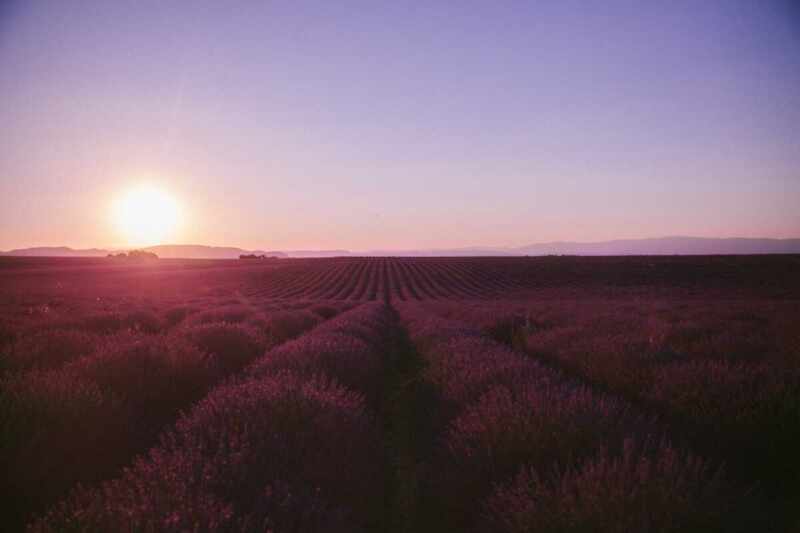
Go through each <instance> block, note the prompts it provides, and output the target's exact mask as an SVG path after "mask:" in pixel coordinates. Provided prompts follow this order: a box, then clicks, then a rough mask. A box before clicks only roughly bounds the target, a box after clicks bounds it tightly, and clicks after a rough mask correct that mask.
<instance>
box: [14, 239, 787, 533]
mask: <svg viewBox="0 0 800 533" xmlns="http://www.w3.org/2000/svg"><path fill="white" fill-rule="evenodd" d="M798 272H800V257H797V256H791V255H786V256H763V257H752V256H749V257H745V256H741V257H736V256H716V257H661V258H656V257H626V258H613V257H598V258H578V257H541V258H469V257H465V258H389V257H365V258H357V257H348V258H330V259H281V260H275V261H236V260H169V259H161V260H158V261H154V262H142V263H130V262H119V261H114V260H110V259H105V258H97V259H85V258H84V259H79V258H70V259H55V258H0V354H1V358H0V372H1V374H0V462H1V463H2V470H3V472H4V475H3V477H2V481H1V482H0V483H2V484H1V485H0V497H2V501H3V502H4V505H3V506H2V508H3V511H2V513H3V514H2V516H0V523H1V524H2V526H3V529H4V530H8V531H24V530H29V531H37V532H39V531H42V532H44V531H47V532H61V531H89V532H95V531H132V532H133V531H171V532H185V531H196V532H204V531H214V532H228V531H230V532H233V531H252V532H255V531H259V532H261V531H270V532H275V533H278V532H322V531H325V532H339V531H341V532H356V531H364V532H379V531H381V532H383V531H385V532H417V531H419V532H434V531H437V532H438V531H456V532H461V531H463V532H487V533H488V532H507V533H522V532H539V531H541V532H567V531H569V532H572V531H574V532H588V531H591V532H631V531H642V532H667V531H670V532H672V531H674V532H678V531H720V532H728V531H793V530H794V528H798V527H800V511H798V509H800V488H799V487H800V455H799V454H798V452H797V450H798V448H799V447H800V276H798V275H797V274H798Z"/></svg>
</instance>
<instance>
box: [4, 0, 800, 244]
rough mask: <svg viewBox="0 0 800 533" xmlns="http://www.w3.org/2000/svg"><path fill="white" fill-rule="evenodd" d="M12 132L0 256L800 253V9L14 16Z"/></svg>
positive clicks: (34, 4) (233, 8)
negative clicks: (192, 249) (157, 244)
mask: <svg viewBox="0 0 800 533" xmlns="http://www.w3.org/2000/svg"><path fill="white" fill-rule="evenodd" d="M0 125H1V126H0V249H10V248H15V247H24V246H34V245H67V246H73V247H92V246H97V247H109V246H124V245H126V244H129V241H130V235H126V234H125V233H124V231H122V229H121V225H120V224H119V223H118V222H119V221H118V220H117V221H115V220H114V216H115V215H114V212H115V211H114V207H113V206H114V205H115V202H117V201H118V199H119V198H120V197H121V196H124V195H125V194H126V191H130V190H132V189H136V188H137V187H140V186H141V185H142V184H146V186H148V187H151V188H156V189H158V190H160V191H163V192H164V194H166V195H168V196H169V197H170V198H171V199H172V200H173V201H174V203H175V204H177V205H179V206H180V217H179V222H178V224H177V226H176V227H174V228H173V230H172V231H171V232H168V233H167V234H166V235H163V236H160V239H162V240H168V241H169V242H172V243H198V244H199V243H202V244H214V245H232V246H241V247H245V248H252V249H255V248H260V249H332V248H344V249H350V250H368V249H376V248H380V249H408V248H427V247H461V246H472V245H487V246H489V245H491V246H521V245H525V244H529V243H535V242H547V241H555V240H575V241H599V240H606V239H614V238H639V237H656V236H667V235H692V236H708V237H712V236H713V237H732V236H739V237H777V238H788V237H800V6H798V4H797V3H796V2H792V1H791V0H788V1H770V0H752V1H747V0H740V1H723V0H705V1H700V0H696V1H691V2H690V1H681V0H677V1H674V2H641V1H637V0H632V1H609V2H594V1H586V2H574V1H569V0H565V1H559V2H553V1H538V2H536V1H525V2H522V1H520V2H510V1H508V2H507V1H502V0H491V1H485V2H479V1H475V2H473V1H468V0H467V1H463V2H438V1H435V0H433V1H426V2H402V1H394V2H376V1H364V2H351V1H347V0H343V1H342V2H328V1H319V2H303V1H292V2H279V1H265V2H255V1H253V2H236V1H233V0H232V1H229V2H219V1H203V0H197V1H192V2H188V1H187V2H178V1H175V2H163V1H148V0H141V1H124V0H120V1H114V2H107V1H97V2H93V1H89V0H82V1H77V0H76V1H61V0H53V1H37V0H30V1H9V0H4V1H2V2H0ZM143 210H144V211H147V209H146V208H144V209H143ZM134 211H136V210H135V209H134ZM151 215H153V214H152V213H147V212H143V213H141V214H140V215H138V214H136V213H134V215H132V216H134V217H136V216H140V217H142V218H148V217H151ZM153 217H155V215H153ZM153 217H151V218H150V221H151V222H152V221H153V220H155V221H156V223H157V221H158V220H160V219H159V218H158V217H155V218H153Z"/></svg>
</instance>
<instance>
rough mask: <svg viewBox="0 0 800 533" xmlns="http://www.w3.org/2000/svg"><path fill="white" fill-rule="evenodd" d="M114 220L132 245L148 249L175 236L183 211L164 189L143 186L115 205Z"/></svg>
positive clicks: (119, 199)
mask: <svg viewBox="0 0 800 533" xmlns="http://www.w3.org/2000/svg"><path fill="white" fill-rule="evenodd" d="M113 218H114V223H115V224H116V226H117V229H118V231H119V233H120V235H121V237H122V238H123V239H125V241H126V243H127V244H128V245H131V246H148V245H154V244H162V243H163V242H164V240H165V239H168V238H170V237H172V236H173V235H174V232H175V230H176V229H177V227H178V223H179V222H180V218H181V210H180V206H179V205H178V203H177V202H176V201H175V199H174V198H173V197H172V196H171V195H170V194H169V193H168V192H167V191H165V190H164V189H161V188H159V187H157V186H154V185H139V186H137V187H134V188H132V189H129V190H128V191H126V192H125V193H123V194H121V195H120V196H119V197H118V198H117V199H116V200H115V201H114V205H113Z"/></svg>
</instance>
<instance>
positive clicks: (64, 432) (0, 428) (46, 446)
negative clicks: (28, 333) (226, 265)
mask: <svg viewBox="0 0 800 533" xmlns="http://www.w3.org/2000/svg"><path fill="white" fill-rule="evenodd" d="M260 318H261V320H262V321H263V324H254V323H238V324H234V323H228V322H214V323H202V322H199V321H187V322H186V323H185V324H183V325H181V326H180V327H176V328H173V329H171V330H169V331H168V332H167V333H164V334H146V333H143V332H141V331H130V330H126V331H120V332H118V333H114V334H106V335H102V336H98V337H93V336H91V334H88V333H86V334H85V335H88V336H89V337H90V338H92V339H93V343H94V346H93V347H92V349H91V351H90V352H89V353H88V354H86V355H83V356H79V357H75V358H73V360H71V361H68V362H66V363H65V364H63V365H52V367H50V368H48V367H47V366H43V367H35V368H34V369H33V370H30V371H17V372H12V373H8V374H7V375H6V376H5V377H4V378H3V379H2V384H1V386H0V452H2V453H0V462H2V467H3V470H4V472H5V473H6V474H5V476H4V478H3V482H2V488H1V490H2V495H3V498H4V500H5V501H7V502H10V503H11V504H10V505H9V506H7V507H6V509H9V510H13V512H14V513H16V514H15V515H12V514H11V513H9V514H7V515H6V516H5V517H4V520H6V521H7V522H9V523H20V522H22V521H24V520H26V519H27V517H29V516H30V514H31V513H35V512H41V511H44V510H45V509H46V508H47V507H48V506H49V505H52V504H53V503H54V502H55V501H57V500H58V499H60V498H62V497H64V495H65V494H66V493H67V492H68V491H69V489H70V488H72V487H73V486H75V485H76V484H77V483H83V484H91V483H94V482H97V481H100V480H103V479H108V478H109V477H111V476H113V475H114V474H115V473H116V472H118V471H119V469H120V468H121V467H123V466H124V465H126V464H129V463H130V461H131V459H132V458H133V457H134V456H135V455H136V454H137V453H141V452H143V451H144V450H146V449H148V448H149V447H150V446H152V445H153V444H154V443H155V442H156V441H157V437H158V434H159V432H160V431H161V429H162V428H163V427H164V426H165V425H167V424H169V423H170V422H172V421H173V420H175V419H176V417H177V416H178V414H179V411H180V409H184V408H186V407H188V406H190V405H191V404H192V403H194V402H195V401H197V400H199V399H201V398H202V397H203V396H204V395H205V394H206V393H207V392H208V390H210V389H211V387H212V386H213V385H215V384H216V383H218V382H219V381H221V380H222V379H223V378H225V377H226V376H229V375H231V374H233V373H236V372H238V371H239V370H241V369H243V368H244V367H245V366H246V365H247V364H248V363H250V362H251V361H253V360H254V359H256V358H257V357H258V356H259V355H261V354H263V353H264V351H265V349H267V348H269V347H270V346H274V345H276V344H278V343H281V342H283V341H285V340H288V339H289V338H291V337H294V336H296V335H298V334H300V333H302V332H303V331H306V330H308V329H310V328H311V327H313V326H315V325H316V324H317V323H319V322H320V320H321V319H320V318H319V317H318V316H316V315H314V314H311V313H309V312H308V311H294V312H289V311H278V312H275V313H272V314H266V313H261V317H260ZM70 334H74V335H82V334H84V333H83V332H81V331H73V332H70V330H58V329H55V330H52V331H44V332H42V333H41V334H40V335H38V336H36V337H34V339H36V340H39V341H42V342H41V343H40V344H39V345H38V346H40V347H41V346H44V347H47V348H48V349H50V350H53V351H55V352H56V353H57V351H58V347H59V345H58V343H57V342H56V341H58V340H63V339H65V338H67V339H68V338H71V337H69V335H70ZM63 335H67V337H64V336H63ZM43 339H46V342H44V340H43ZM27 345H28V344H24V343H18V344H16V345H15V347H17V348H19V347H20V346H27ZM72 347H74V346H71V345H68V344H67V345H66V348H72ZM71 353H75V351H73V352H71ZM55 358H56V359H57V358H58V357H57V356H55ZM54 444H56V445H54Z"/></svg>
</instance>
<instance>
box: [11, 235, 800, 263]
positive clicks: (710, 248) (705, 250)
mask: <svg viewBox="0 0 800 533" xmlns="http://www.w3.org/2000/svg"><path fill="white" fill-rule="evenodd" d="M144 249H145V250H148V251H152V252H154V253H156V254H157V255H158V256H159V257H162V258H165V259H178V258H180V259H238V258H239V255H241V254H256V255H266V256H268V257H337V256H354V255H355V256H360V255H375V256H378V255H386V256H427V257H435V256H464V257H467V256H523V255H534V256H536V255H751V254H798V253H800V239H757V238H725V239H720V238H703V237H660V238H650V239H618V240H611V241H602V242H569V241H558V242H548V243H537V244H530V245H527V246H521V247H516V248H511V247H509V248H504V247H496V248H493V247H480V246H476V247H466V248H428V249H409V250H368V251H365V252H352V251H349V250H288V251H263V250H245V249H243V248H237V247H234V246H205V245H195V244H162V245H158V246H149V247H146V248H144ZM118 251H119V250H105V249H101V248H87V249H74V248H69V247H67V246H38V247H31V248H19V249H15V250H10V251H8V252H0V255H4V256H25V257H103V256H105V255H107V254H109V253H114V252H118Z"/></svg>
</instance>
